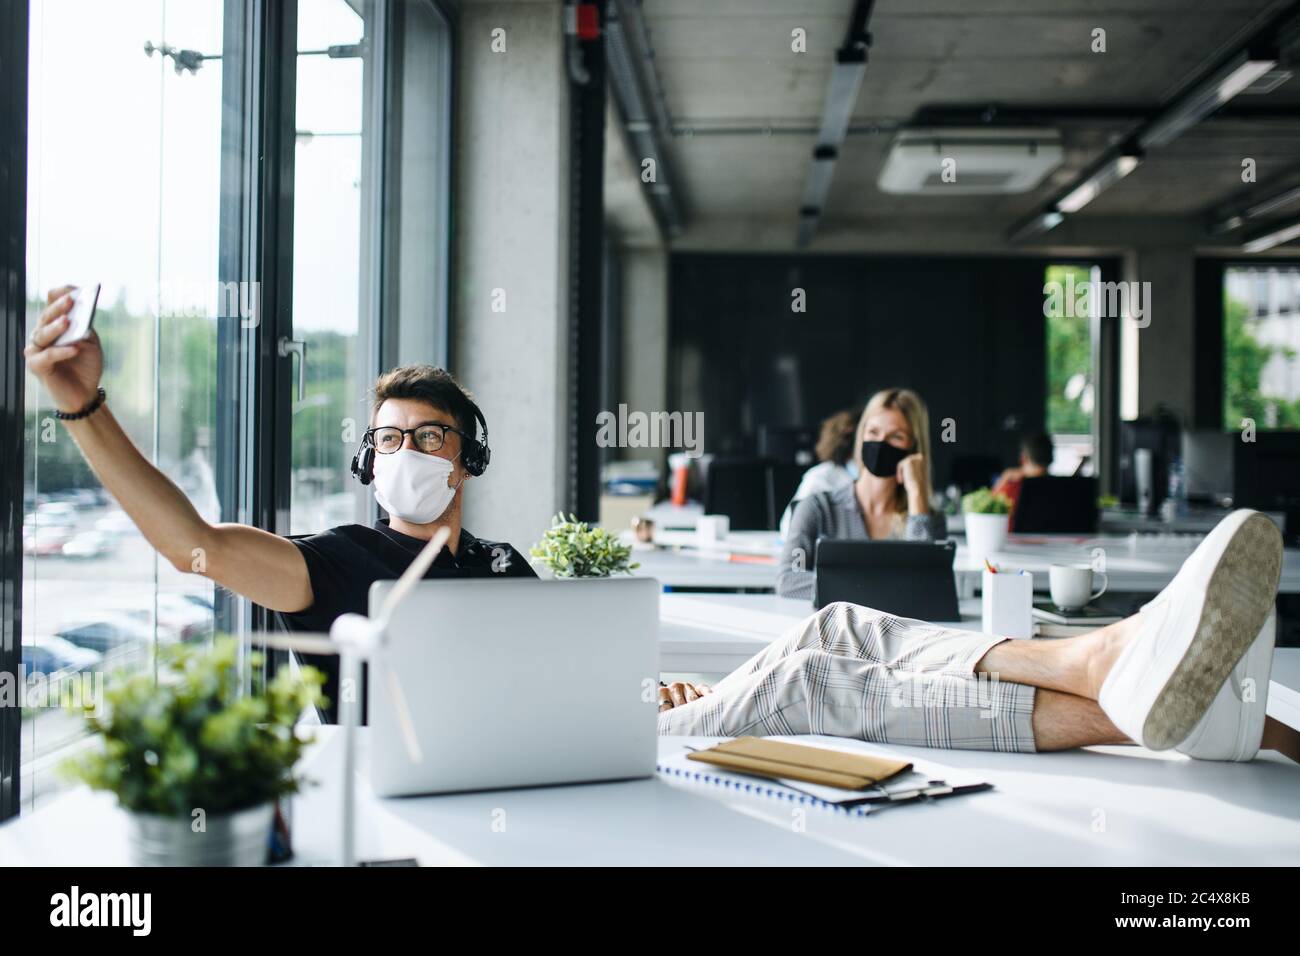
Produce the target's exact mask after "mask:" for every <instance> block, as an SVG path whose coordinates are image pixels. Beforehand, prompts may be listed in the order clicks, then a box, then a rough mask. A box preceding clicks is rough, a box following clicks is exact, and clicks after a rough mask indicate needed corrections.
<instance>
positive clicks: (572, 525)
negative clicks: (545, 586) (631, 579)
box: [529, 514, 640, 578]
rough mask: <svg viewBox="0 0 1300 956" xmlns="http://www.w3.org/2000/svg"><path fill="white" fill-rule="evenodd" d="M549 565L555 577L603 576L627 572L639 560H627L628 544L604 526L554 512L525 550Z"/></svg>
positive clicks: (630, 551) (635, 565) (629, 572)
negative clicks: (537, 538)
mask: <svg viewBox="0 0 1300 956" xmlns="http://www.w3.org/2000/svg"><path fill="white" fill-rule="evenodd" d="M529 553H530V554H532V556H533V557H534V558H537V559H539V560H540V561H541V562H542V564H544V565H545V566H546V567H548V568H550V569H551V571H552V573H553V574H554V575H555V576H556V577H557V578H607V577H609V576H610V575H611V574H631V573H632V571H633V570H634V569H636V568H639V567H640V565H639V564H632V563H630V560H631V557H632V548H631V546H630V545H626V544H623V543H622V542H620V541H619V540H618V538H617V537H615V536H614V535H612V534H610V533H609V532H608V531H606V530H605V529H604V528H593V527H591V526H590V525H588V524H587V523H586V522H585V521H579V520H578V519H577V518H576V517H574V516H573V515H569V517H568V520H567V521H566V520H565V518H564V515H562V514H557V515H556V516H555V522H554V524H552V525H551V527H550V529H549V530H548V531H547V532H546V534H544V535H542V540H541V541H539V542H537V544H535V545H533V547H532V549H531V550H530V552H529Z"/></svg>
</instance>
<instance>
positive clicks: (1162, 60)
mask: <svg viewBox="0 0 1300 956" xmlns="http://www.w3.org/2000/svg"><path fill="white" fill-rule="evenodd" d="M1286 6H1287V3H1286V2H1282V0H1108V2H1105V3H1104V4H1098V3H1097V2H1096V0H878V2H877V3H876V5H875V9H874V12H873V14H872V17H871V23H870V30H871V33H872V35H873V40H874V42H873V46H872V48H871V54H870V60H869V62H868V65H867V71H866V79H865V80H864V82H863V86H862V90H861V93H860V95H859V97H858V101H857V105H856V109H855V114H854V123H853V132H851V133H850V135H849V137H848V139H847V141H846V143H845V145H844V147H843V149H842V150H841V153H840V160H839V162H838V163H837V165H836V170H835V179H834V183H833V185H832V187H831V192H830V196H829V199H828V202H827V205H826V208H825V210H824V216H823V225H822V229H821V230H820V231H819V239H818V240H815V242H814V248H816V246H817V242H818V241H821V242H830V243H832V244H833V243H834V241H835V240H834V237H835V236H837V235H838V236H843V235H846V234H852V233H855V232H856V233H858V234H868V233H875V234H882V233H883V232H889V231H890V230H891V229H892V228H893V227H894V225H895V224H897V223H899V222H904V221H905V222H906V223H907V228H908V229H909V230H910V231H911V233H912V234H913V235H914V236H915V237H916V242H918V243H920V244H924V243H925V236H926V235H927V233H931V234H933V235H934V236H935V237H940V236H942V235H943V234H944V233H951V232H952V230H953V229H954V227H955V224H956V227H957V228H959V227H960V224H962V223H968V224H971V229H970V230H969V232H970V234H971V236H976V235H978V237H979V238H977V239H976V240H975V241H976V242H980V243H982V242H985V241H988V238H989V237H992V236H997V237H999V238H1000V237H1001V236H1002V235H1003V234H1004V233H1005V231H1006V230H1007V229H1008V228H1009V227H1010V226H1011V225H1012V224H1013V223H1014V222H1016V221H1018V220H1019V219H1021V218H1022V217H1023V216H1025V215H1027V214H1030V213H1032V212H1035V211H1037V210H1038V209H1039V208H1041V207H1042V206H1043V205H1044V203H1046V202H1047V201H1048V200H1049V199H1050V198H1051V197H1052V196H1053V195H1054V194H1055V193H1057V192H1058V191H1059V190H1060V188H1061V187H1062V186H1063V185H1064V184H1065V183H1067V182H1069V181H1070V180H1072V179H1073V178H1074V176H1075V175H1077V174H1078V173H1079V172H1080V171H1081V170H1083V169H1084V168H1085V167H1086V166H1087V165H1089V164H1090V163H1092V162H1094V161H1095V160H1096V158H1097V157H1098V156H1099V155H1100V154H1101V153H1102V152H1103V151H1104V150H1105V149H1106V148H1107V147H1108V146H1109V145H1111V144H1112V143H1114V142H1117V141H1118V140H1120V139H1122V138H1123V137H1124V135H1125V134H1126V133H1127V132H1129V131H1130V130H1132V129H1133V128H1134V127H1135V126H1136V125H1137V123H1138V122H1139V120H1140V118H1141V117H1142V116H1143V115H1144V114H1147V113H1149V112H1150V111H1154V110H1155V109H1157V108H1158V107H1159V106H1160V105H1161V104H1163V103H1165V102H1167V101H1169V100H1170V99H1171V98H1172V97H1174V96H1175V95H1176V94H1177V93H1178V92H1179V91H1180V89H1182V88H1183V86H1184V85H1185V84H1187V83H1188V82H1189V80H1190V79H1191V78H1192V77H1194V76H1195V75H1196V74H1197V73H1198V72H1199V71H1200V70H1202V69H1204V68H1205V67H1206V66H1207V65H1209V64H1211V63H1212V62H1214V61H1215V60H1216V59H1218V58H1220V57H1222V56H1223V55H1224V54H1225V53H1227V52H1228V51H1230V50H1231V49H1233V48H1235V47H1237V46H1239V45H1240V44H1241V43H1242V41H1243V40H1244V39H1245V37H1247V36H1249V35H1250V34H1251V33H1252V32H1253V31H1255V30H1256V29H1258V27H1259V26H1261V25H1262V24H1263V23H1265V22H1267V20H1268V19H1269V18H1270V17H1272V16H1274V15H1276V14H1277V12H1278V11H1279V10H1281V9H1283V8H1285V7H1286ZM852 8H853V3H852V2H851V0H785V2H779V0H643V2H642V4H641V10H642V14H643V16H644V19H645V24H646V27H647V29H648V33H649V40H650V43H651V45H652V47H653V52H654V62H655V64H656V70H657V74H658V79H659V82H660V84H661V85H662V88H663V91H664V94H665V99H666V101H667V106H668V110H669V113H670V115H671V120H672V123H673V126H674V135H673V136H672V137H671V139H670V159H671V161H672V163H673V166H674V169H675V172H676V174H677V177H678V179H679V181H680V182H679V185H680V186H681V187H682V191H683V192H684V193H685V202H686V208H687V212H688V217H689V218H688V225H687V231H686V233H685V234H684V235H683V236H682V237H681V239H680V240H679V241H678V242H677V243H675V245H678V246H681V247H684V248H689V247H691V246H692V245H702V246H709V245H714V246H716V245H735V244H741V245H744V244H746V243H747V242H750V241H758V240H757V239H756V238H755V237H759V236H762V237H767V238H766V239H765V240H763V241H766V242H770V243H771V244H774V245H775V246H777V247H786V248H792V247H793V244H794V235H795V232H796V227H797V222H798V208H799V204H800V196H801V194H802V191H803V187H804V180H805V177H806V175H807V172H808V164H809V154H810V152H811V149H812V147H813V145H814V144H815V130H816V128H817V126H818V124H819V121H820V116H821V111H822V105H823V101H824V99H825V96H826V88H827V81H828V78H829V75H830V68H831V63H832V57H833V53H834V50H835V49H836V48H837V47H838V46H839V45H840V44H841V42H842V41H843V37H844V33H845V30H846V27H847V25H848V22H849V17H850V13H851V11H852ZM796 27H799V28H802V29H804V30H805V31H806V34H807V47H808V49H807V52H806V53H802V54H798V53H794V52H792V51H791V31H792V30H794V29H795V28H796ZM1098 27H1100V28H1103V29H1105V31H1106V52H1105V53H1093V52H1092V51H1091V48H1090V47H1091V43H1092V31H1093V30H1094V29H1095V28H1098ZM988 104H997V105H998V106H999V107H1000V108H1002V109H1004V110H1006V109H1010V110H1044V111H1045V112H1046V113H1047V114H1048V115H1049V116H1050V117H1051V118H1052V119H1051V125H1052V126H1054V127H1055V128H1057V129H1059V130H1060V131H1061V133H1062V136H1063V138H1064V142H1065V146H1066V161H1065V164H1064V165H1063V167H1062V168H1061V169H1060V170H1058V171H1057V172H1056V173H1055V174H1054V175H1053V176H1052V177H1050V178H1049V179H1048V180H1047V181H1046V182H1045V183H1044V184H1043V185H1041V186H1040V187H1039V188H1038V189H1036V190H1034V191H1033V192H1030V193H1025V194H1021V195H1014V196H976V197H906V196H892V195H887V194H885V193H882V192H881V191H880V190H879V189H878V188H877V187H876V179H877V176H878V174H879V171H880V166H881V163H882V162H883V159H884V157H885V155H886V153H887V150H888V147H889V144H890V141H891V138H892V135H893V132H892V131H893V130H895V129H897V128H898V127H899V126H900V125H903V124H907V123H908V122H909V121H912V120H913V119H914V118H915V117H916V116H917V113H918V111H919V110H921V109H923V108H927V109H934V108H939V107H943V108H982V107H984V106H986V105H988ZM1261 109H1264V110H1267V111H1268V112H1269V114H1270V115H1269V117H1268V118H1252V117H1250V116H1244V117H1243V116H1242V115H1239V114H1246V113H1247V112H1248V110H1254V111H1259V110H1261ZM1288 109H1290V110H1291V111H1292V114H1293V115H1292V116H1291V117H1287V116H1285V115H1278V114H1285V112H1286V111H1287V110H1288ZM1233 110H1234V112H1233V114H1232V115H1231V116H1228V117H1220V118H1215V119H1211V120H1209V121H1207V122H1206V123H1204V124H1202V125H1201V126H1200V127H1198V128H1197V129H1195V130H1194V131H1192V132H1191V133H1190V134H1188V135H1186V136H1184V137H1183V138H1181V139H1179V140H1176V141H1175V142H1174V143H1172V144H1170V145H1169V146H1167V147H1164V148H1162V149H1160V150H1156V151H1153V152H1152V153H1151V154H1149V156H1148V158H1147V162H1146V163H1144V164H1143V165H1142V166H1141V167H1140V168H1139V169H1138V170H1137V171H1136V172H1135V173H1134V174H1133V175H1132V176H1130V177H1129V178H1128V179H1127V180H1125V181H1124V182H1122V183H1120V184H1118V185H1117V186H1115V187H1113V188H1112V189H1110V190H1108V191H1107V192H1105V193H1104V194H1103V195H1102V196H1101V197H1099V198H1098V199H1097V200H1096V201H1095V202H1093V203H1092V204H1090V205H1089V206H1088V207H1087V208H1086V209H1085V210H1084V211H1083V212H1082V213H1080V215H1079V219H1080V220H1083V219H1087V218H1096V219H1098V220H1100V219H1103V218H1107V217H1135V216H1143V217H1160V216H1167V217H1183V218H1184V219H1187V220H1188V221H1199V219H1200V218H1203V217H1204V216H1205V215H1206V214H1207V213H1208V212H1209V210H1210V209H1212V208H1214V207H1215V206H1217V205H1219V204H1221V203H1223V202H1224V201H1226V200H1228V199H1231V198H1232V197H1233V196H1235V195H1238V194H1240V193H1241V191H1242V189H1243V188H1244V187H1243V185H1242V182H1241V161H1242V159H1243V158H1245V157H1251V158H1254V159H1255V160H1256V163H1257V169H1258V178H1259V180H1260V183H1261V184H1268V183H1270V182H1272V181H1279V180H1281V179H1283V178H1284V177H1286V176H1287V174H1289V173H1290V172H1291V171H1293V170H1295V169H1296V168H1297V167H1300V75H1298V76H1296V77H1294V78H1292V79H1291V80H1290V81H1288V82H1287V83H1284V84H1283V85H1282V86H1281V87H1279V88H1278V89H1277V90H1275V91H1274V92H1272V93H1269V94H1264V95H1248V96H1241V97H1238V98H1237V100H1236V101H1235V102H1234V104H1233ZM1079 111H1083V112H1084V113H1085V114H1086V115H1084V116H1079V115H1078V112H1079ZM1072 114H1073V115H1072ZM746 237H748V238H746Z"/></svg>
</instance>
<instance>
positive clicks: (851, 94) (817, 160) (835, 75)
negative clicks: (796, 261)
mask: <svg viewBox="0 0 1300 956" xmlns="http://www.w3.org/2000/svg"><path fill="white" fill-rule="evenodd" d="M872 6H874V0H857V3H855V4H854V5H853V16H852V17H851V18H850V19H849V26H848V30H847V31H846V32H845V34H844V43H843V44H842V45H841V46H840V48H839V49H838V50H836V51H835V64H834V65H833V66H832V67H831V78H830V82H829V83H828V84H827V88H826V101H825V103H824V104H823V105H822V118H821V125H820V126H819V127H818V130H817V145H816V146H814V147H813V151H812V162H811V164H810V165H809V167H808V178H807V180H806V181H805V182H804V190H803V201H802V203H800V206H799V232H798V235H797V238H796V240H795V241H796V243H797V244H798V245H799V247H800V248H802V247H804V246H806V245H808V243H810V242H811V241H812V237H813V235H814V234H815V233H816V232H817V225H818V223H820V221H821V216H822V207H823V206H825V204H826V197H827V196H828V195H829V194H830V191H831V181H832V180H833V179H834V178H835V163H836V161H837V160H838V159H839V155H840V147H841V146H843V145H844V138H845V136H847V135H848V131H849V123H850V121H851V120H852V118H853V110H854V108H855V107H856V106H857V102H858V92H859V91H860V90H861V89H862V79H863V77H865V76H866V75H867V51H868V50H869V49H870V48H871V34H870V33H869V32H868V30H867V25H868V23H869V22H870V20H871V8H872Z"/></svg>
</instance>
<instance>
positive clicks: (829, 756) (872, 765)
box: [686, 737, 912, 790]
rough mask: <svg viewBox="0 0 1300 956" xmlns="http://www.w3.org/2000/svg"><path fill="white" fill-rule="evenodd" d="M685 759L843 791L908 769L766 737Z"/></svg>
mask: <svg viewBox="0 0 1300 956" xmlns="http://www.w3.org/2000/svg"><path fill="white" fill-rule="evenodd" d="M686 756H687V758H688V759H690V760H698V761H700V762H701V763H708V764H713V765H714V766H716V767H725V768H726V769H728V770H736V771H739V772H740V773H752V774H754V775H756V776H759V777H771V778H773V779H776V780H780V779H786V780H802V781H804V782H805V783H819V784H822V785H824V786H827V787H840V788H842V789H845V790H865V789H866V788H867V787H872V786H875V785H876V784H878V783H881V782H882V781H885V780H888V779H889V778H890V777H893V776H894V775H896V774H900V773H902V772H903V771H904V770H910V769H912V765H911V764H910V763H908V762H907V761H906V760H895V759H893V758H890V757H877V756H874V755H872V754H855V753H847V752H845V751H843V750H829V749H827V748H825V747H809V746H807V745H806V744H792V743H786V742H785V741H782V740H770V739H768V738H766V737H737V738H736V739H735V740H726V741H723V742H722V743H720V744H715V745H714V746H712V747H710V748H709V749H708V750H697V751H694V752H693V753H689V754H687V755H686Z"/></svg>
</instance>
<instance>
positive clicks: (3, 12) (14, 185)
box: [0, 2, 29, 821]
mask: <svg viewBox="0 0 1300 956" xmlns="http://www.w3.org/2000/svg"><path fill="white" fill-rule="evenodd" d="M28 13H29V11H28V5H27V4H26V3H21V2H20V3H8V4H3V5H0V352H3V355H0V509H3V515H4V520H3V521H0V680H5V679H8V678H12V679H13V680H14V681H15V683H16V682H17V681H19V680H21V678H22V676H23V675H22V646H23V643H22V642H23V637H22V634H23V620H22V611H23V607H22V594H23V546H22V526H23V474H24V435H23V425H24V422H25V420H26V419H25V417H24V415H23V409H24V402H25V393H26V371H27V370H26V363H25V361H24V359H23V355H22V349H23V346H24V344H25V341H26V337H27V315H26V313H27V88H28V82H27V69H28V60H27V57H28V54H27V44H28ZM15 689H16V687H15ZM21 740H22V708H20V707H7V706H0V821H4V820H7V819H9V818H10V817H12V816H15V815H16V814H17V813H18V809H19V805H20V802H21V773H20V770H21V767H22V754H21V753H20V751H19V747H20V746H21Z"/></svg>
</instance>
